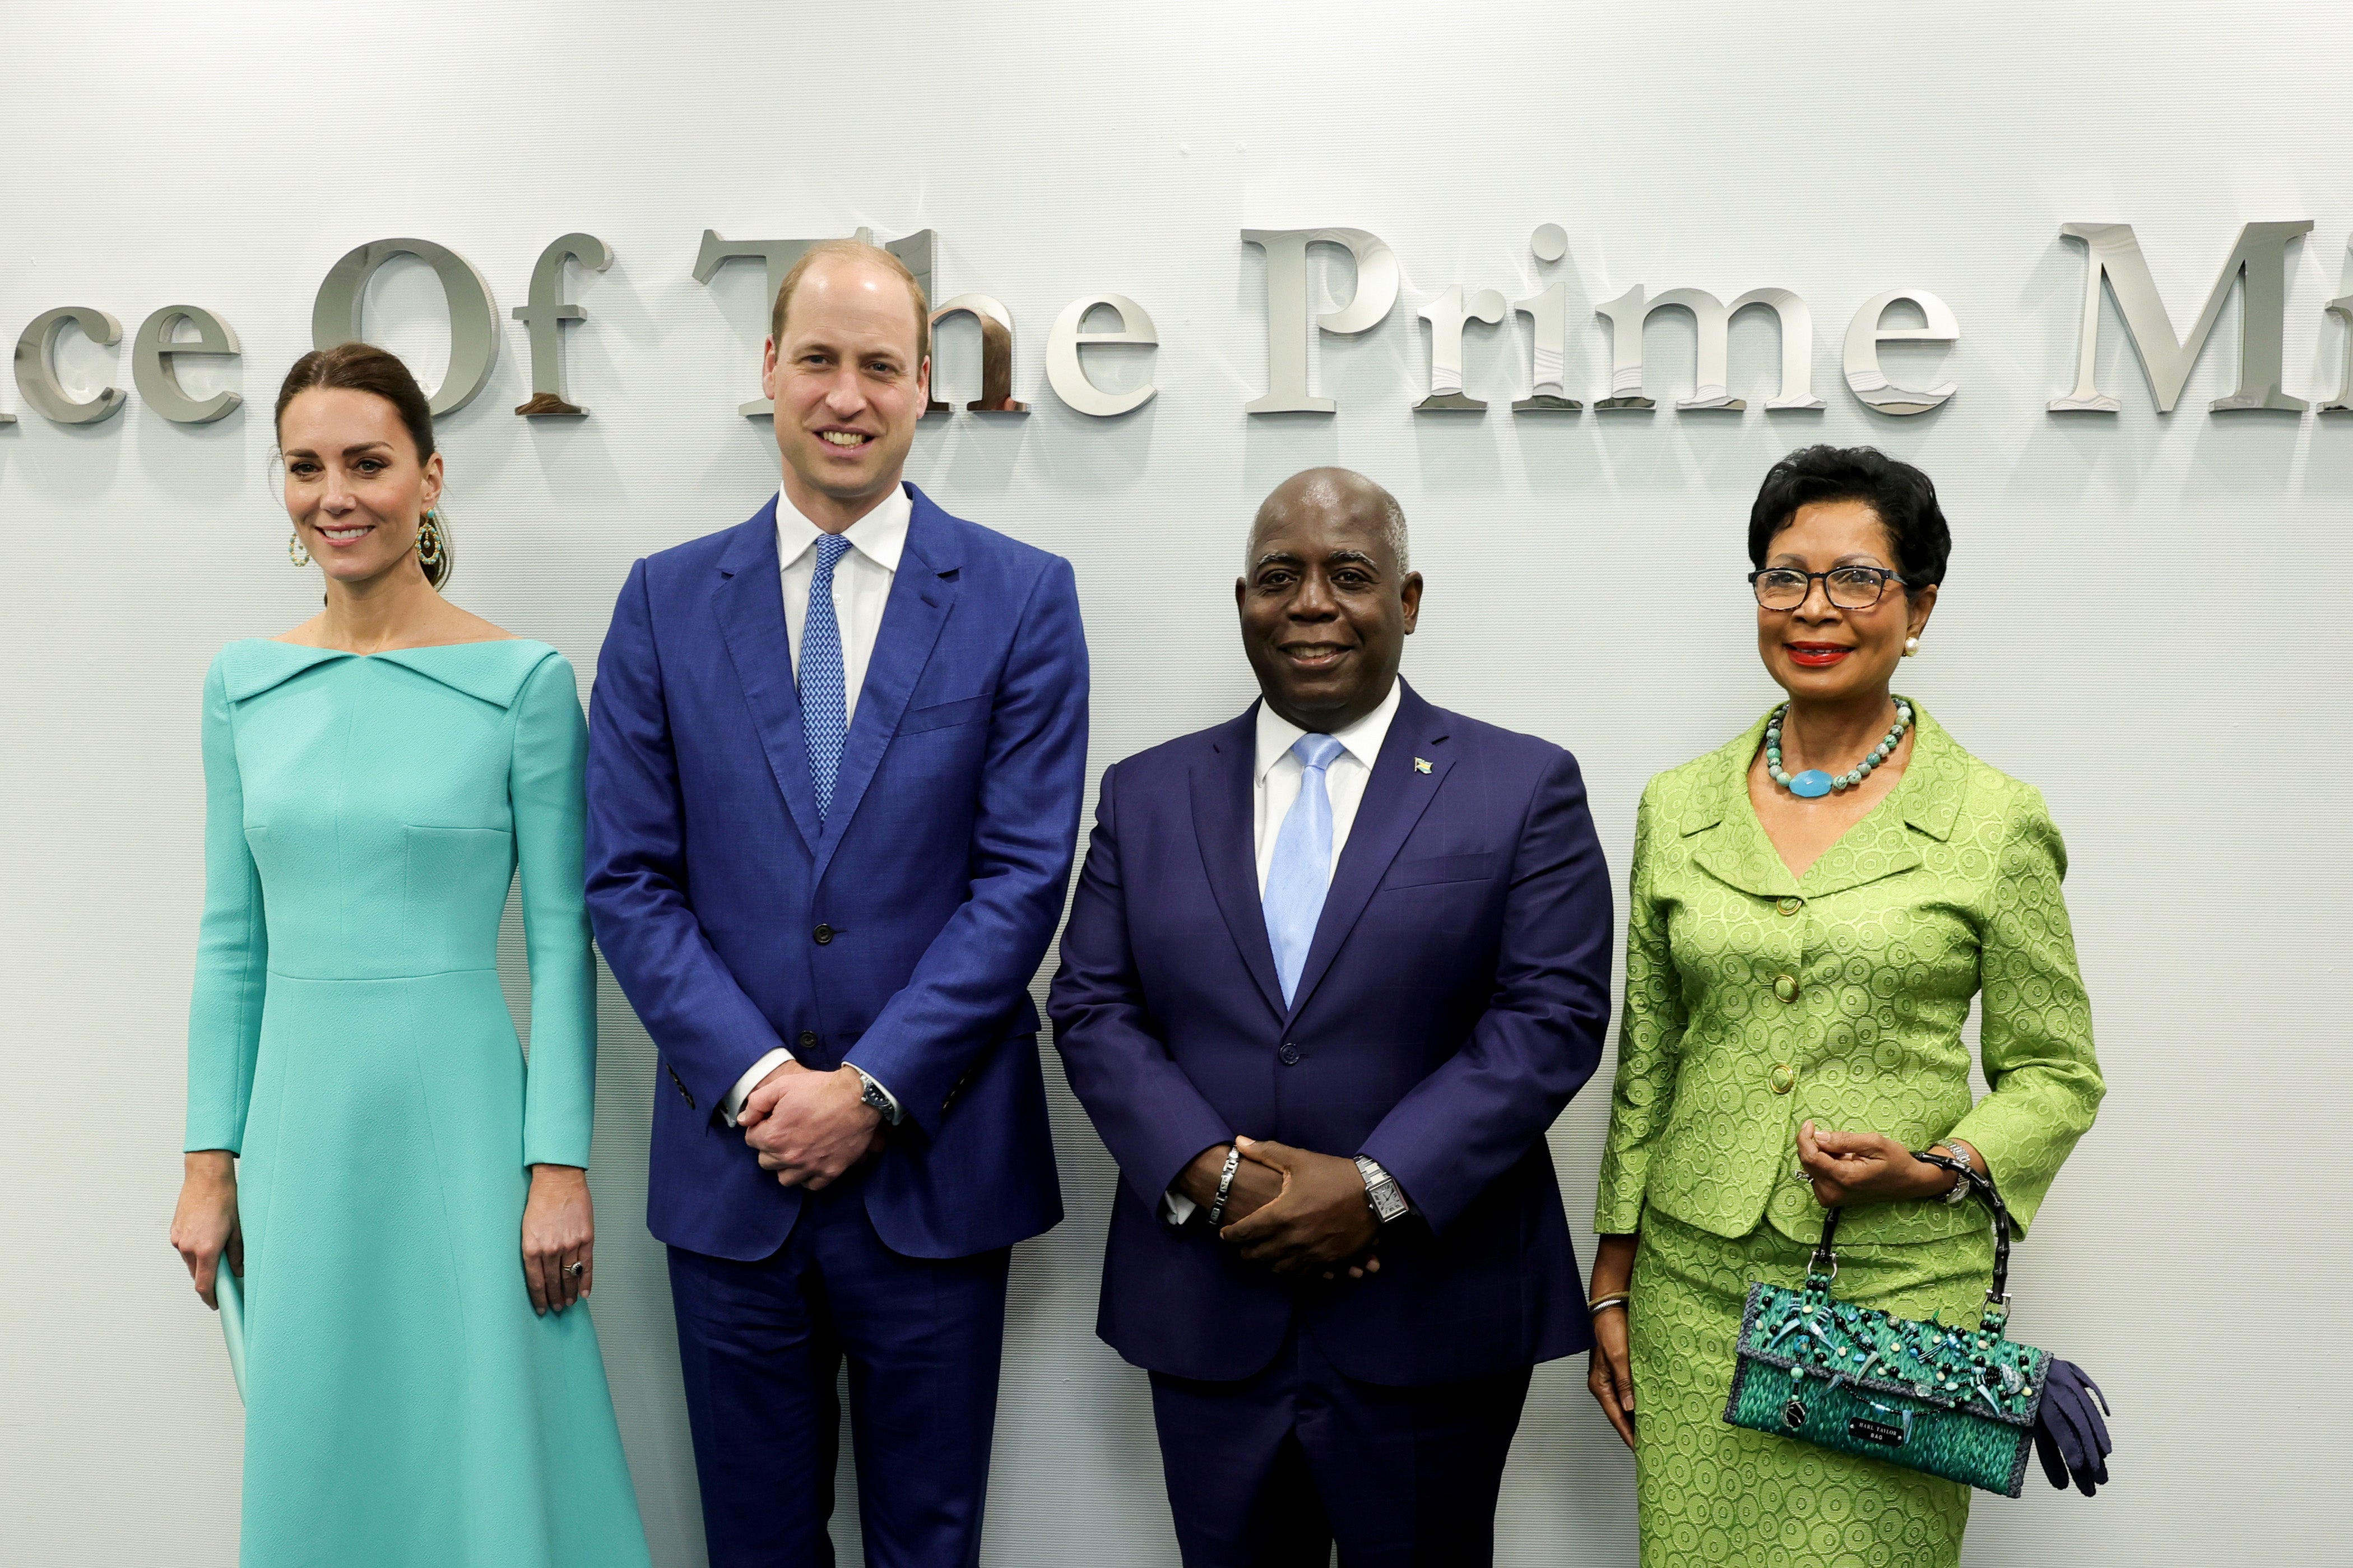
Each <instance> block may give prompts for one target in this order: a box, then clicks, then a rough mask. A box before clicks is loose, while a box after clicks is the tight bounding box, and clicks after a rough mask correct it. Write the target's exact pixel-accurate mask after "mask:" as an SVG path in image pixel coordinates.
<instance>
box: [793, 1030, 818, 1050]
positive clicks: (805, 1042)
mask: <svg viewBox="0 0 2353 1568" xmlns="http://www.w3.org/2000/svg"><path fill="white" fill-rule="evenodd" d="M794 1043H795V1044H797V1045H798V1046H799V1047H800V1048H801V1049H803V1050H805V1051H813V1050H815V1049H817V1031H816V1030H815V1029H803V1030H802V1031H801V1037H800V1038H799V1039H798V1040H797V1041H796V1042H794Z"/></svg>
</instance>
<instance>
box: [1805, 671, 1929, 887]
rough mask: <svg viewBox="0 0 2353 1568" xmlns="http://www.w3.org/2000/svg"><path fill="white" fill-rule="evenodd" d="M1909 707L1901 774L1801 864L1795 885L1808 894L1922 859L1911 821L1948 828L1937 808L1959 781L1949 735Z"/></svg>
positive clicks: (1856, 883)
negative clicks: (1907, 752)
mask: <svg viewBox="0 0 2353 1568" xmlns="http://www.w3.org/2000/svg"><path fill="white" fill-rule="evenodd" d="M1910 700H1911V699H1909V698H1906V699H1905V701H1907V702H1908V701H1910ZM1913 711H1914V714H1915V725H1916V728H1915V733H1914V736H1913V740H1912V758H1911V761H1909V762H1907V763H1905V765H1904V776H1903V777H1902V778H1901V779H1899V780H1897V781H1896V784H1895V787H1894V789H1892V790H1890V791H1888V792H1887V798H1886V799H1885V800H1883V801H1881V802H1880V803H1879V804H1878V805H1874V806H1873V807H1872V808H1871V812H1870V815H1868V816H1865V817H1864V818H1863V819H1862V821H1861V822H1858V823H1856V824H1855V825H1854V826H1852V827H1850V828H1848V829H1847V831H1846V833H1845V836H1844V837H1841V838H1840V839H1839V841H1838V842H1837V843H1836V844H1833V845H1831V847H1829V848H1828V849H1826V850H1824V851H1823V852H1822V858H1820V859H1819V860H1817V861H1815V862H1814V863H1813V864H1812V865H1810V866H1809V867H1807V868H1806V874H1805V875H1804V876H1802V877H1800V878H1799V879H1798V888H1799V891H1801V892H1803V893H1804V894H1805V895H1806V896H1807V897H1808V898H1810V899H1820V898H1825V897H1827V896H1829V895H1830V894H1831V893H1842V892H1844V891H1846V889H1849V888H1859V887H1861V886H1862V885H1863V884H1864V883H1865V882H1876V881H1878V880H1879V879H1881V878H1883V877H1894V876H1900V875H1901V874H1903V873H1904V872H1905V871H1909V870H1911V869H1912V868H1914V867H1915V866H1917V865H1919V864H1921V863H1922V861H1923V860H1924V859H1925V858H1926V857H1925V856H1924V855H1923V854H1922V853H1921V849H1920V841H1919V839H1918V838H1916V837H1914V835H1913V830H1914V829H1915V827H1916V828H1919V829H1921V830H1923V831H1925V832H1926V833H1927V834H1928V835H1929V837H1934V838H1938V839H1942V838H1945V837H1948V836H1949V835H1950V834H1951V832H1952V830H1953V827H1952V814H1951V812H1949V811H1946V810H1940V809H1939V807H1940V805H1943V804H1945V803H1947V802H1949V803H1951V804H1953V805H1957V804H1958V792H1957V791H1956V790H1955V789H1953V788H1952V787H1951V786H1952V785H1953V784H1957V783H1958V782H1959V781H1958V780H1957V779H1955V778H1954V777H1953V776H1952V756H1951V751H1950V748H1951V744H1952V742H1951V739H1950V737H1948V736H1947V735H1946V733H1945V732H1944V731H1943V730H1942V729H1941V728H1939V727H1937V725H1936V721H1933V720H1931V719H1930V718H1929V717H1928V716H1927V714H1926V712H1925V711H1922V710H1919V709H1918V708H1916V707H1915V709H1914V710H1913ZM1940 786H1942V787H1940Z"/></svg>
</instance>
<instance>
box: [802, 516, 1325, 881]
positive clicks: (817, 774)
mask: <svg viewBox="0 0 2353 1568" xmlns="http://www.w3.org/2000/svg"><path fill="white" fill-rule="evenodd" d="M848 553H849V541H848V540H847V539H844V538H842V537H841V535H839V534H838V533H821V534H819V535H818V541H817V574H816V575H814V576H812V577H811V578H810V579H809V596H808V617H807V619H806V620H804V621H803V622H802V623H801V668H800V678H801V731H802V732H803V733H804V734H805V735H807V737H808V757H809V783H810V784H814V785H815V786H816V788H817V819H818V821H819V822H823V821H824V820H825V814H826V811H827V810H828V808H829V807H830V806H831V805H833V781H834V779H835V778H836V777H837V776H838V775H839V773H840V772H841V743H842V742H843V741H845V740H847V739H848V738H849V690H848V688H847V687H846V686H845V685H844V684H843V681H842V674H841V624H840V623H839V621H838V620H836V619H835V618H834V614H833V569H834V566H835V565H836V564H837V563H839V561H840V560H841V558H842V557H843V556H844V555H846V554H848ZM1326 837H1329V835H1328V834H1327V835H1326Z"/></svg>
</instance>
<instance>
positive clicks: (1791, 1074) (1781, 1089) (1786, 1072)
mask: <svg viewBox="0 0 2353 1568" xmlns="http://www.w3.org/2000/svg"><path fill="white" fill-rule="evenodd" d="M1766 1081H1767V1082H1768V1083H1770V1084H1771V1085H1772V1086H1773V1092H1774V1093H1775V1094H1787V1093H1788V1092H1789V1091H1790V1090H1791V1089H1795V1088H1797V1087H1798V1069H1797V1068H1793V1067H1791V1066H1790V1065H1789V1064H1788V1062H1775V1063H1774V1064H1773V1070H1772V1072H1771V1073H1770V1074H1769V1075H1768V1076H1767V1079H1766Z"/></svg>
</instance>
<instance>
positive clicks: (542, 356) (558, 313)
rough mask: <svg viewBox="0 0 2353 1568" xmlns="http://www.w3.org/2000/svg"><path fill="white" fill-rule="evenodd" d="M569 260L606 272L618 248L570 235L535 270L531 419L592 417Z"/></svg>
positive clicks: (518, 311)
mask: <svg viewBox="0 0 2353 1568" xmlns="http://www.w3.org/2000/svg"><path fill="white" fill-rule="evenodd" d="M567 261H576V262H578V263H579V264H580V265H581V266H583V267H586V268H588V269H589V270H590V271H591V272H602V271H604V270H605V269H606V268H608V267H610V266H612V265H613V247H611V246H608V245H607V244H606V243H605V242H604V241H603V240H601V239H598V238H597V237H596V236H595V235H593V234H567V235H565V237H563V238H561V239H558V240H556V241H554V243H553V244H551V245H550V246H548V247H547V248H546V249H545V250H543V251H541V252H540V253H539V259H538V260H537V261H536V262H534V263H533V265H532V268H531V302H530V303H529V304H526V305H517V306H516V307H515V308H514V319H515V320H516V321H521V322H522V324H523V328H524V330H525V331H526V332H527V333H528V335H529V336H530V339H531V401H529V402H528V403H524V404H522V405H518V406H517V407H516V409H515V412H516V413H517V414H520V415H522V416H524V417H525V418H528V419H547V418H586V416H587V414H588V411H587V410H586V408H583V407H581V406H580V405H578V404H576V403H573V402H571V401H569V400H568V399H567V398H565V395H564V332H563V329H564V323H565V322H566V321H585V320H586V318H587V315H588V312H587V311H586V310H582V309H581V308H580V307H579V306H577V305H575V304H571V303H568V302H567V301H566V300H565V298H564V264H565V262H567ZM142 390H143V389H142Z"/></svg>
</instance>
